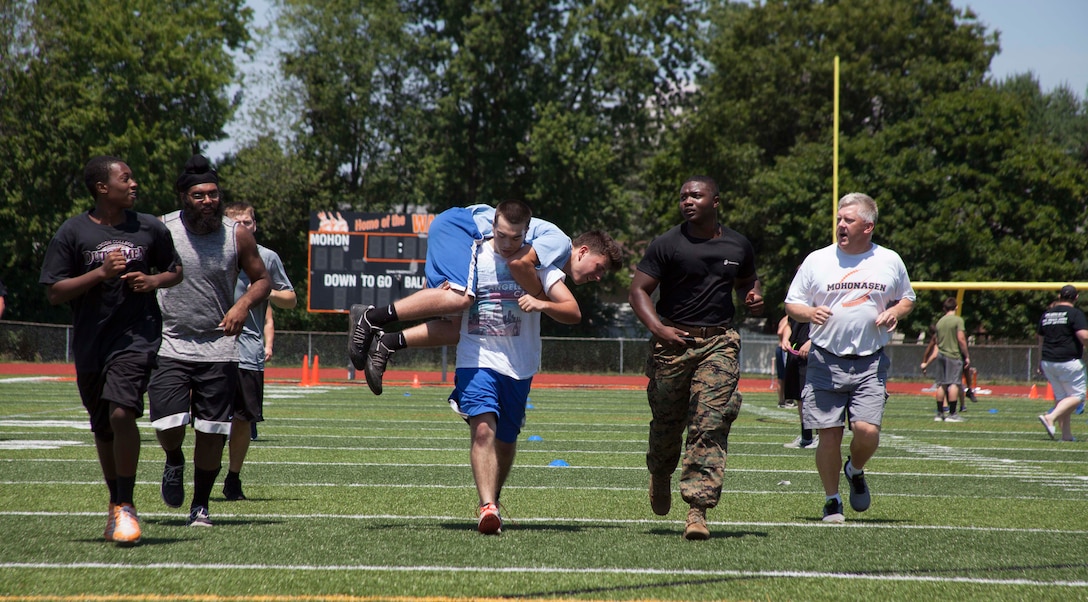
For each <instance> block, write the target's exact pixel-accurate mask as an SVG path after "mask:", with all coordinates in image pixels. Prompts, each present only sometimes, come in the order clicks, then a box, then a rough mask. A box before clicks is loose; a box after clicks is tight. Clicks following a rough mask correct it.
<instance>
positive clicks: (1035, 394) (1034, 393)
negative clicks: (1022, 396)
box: [1028, 385, 1039, 399]
mask: <svg viewBox="0 0 1088 602" xmlns="http://www.w3.org/2000/svg"><path fill="white" fill-rule="evenodd" d="M1028 399H1039V387H1037V386H1035V385H1031V391H1028Z"/></svg>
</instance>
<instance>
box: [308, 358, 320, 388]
mask: <svg viewBox="0 0 1088 602" xmlns="http://www.w3.org/2000/svg"><path fill="white" fill-rule="evenodd" d="M320 359H321V358H320V357H318V356H317V354H314V365H313V367H312V368H310V384H311V385H314V386H316V385H320V384H321V368H319V367H318V363H319V362H318V360H320Z"/></svg>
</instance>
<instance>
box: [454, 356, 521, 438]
mask: <svg viewBox="0 0 1088 602" xmlns="http://www.w3.org/2000/svg"><path fill="white" fill-rule="evenodd" d="M532 384H533V379H532V378H527V379H525V380H517V379H515V378H511V377H509V376H505V375H502V374H499V373H498V372H495V371H494V370H491V369H489V368H458V369H457V372H456V379H455V388H454V390H453V393H451V394H450V407H452V408H453V411H455V412H457V413H458V414H460V416H461V417H462V418H464V419H465V420H468V419H469V418H472V417H474V416H480V415H483V414H487V413H492V414H495V416H496V426H495V438H496V439H498V440H499V441H502V442H504V443H515V442H517V440H518V435H519V434H520V433H521V427H522V426H524V425H525V404H526V402H527V401H528V400H529V389H530V387H531V386H532Z"/></svg>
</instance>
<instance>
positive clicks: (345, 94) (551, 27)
mask: <svg viewBox="0 0 1088 602" xmlns="http://www.w3.org/2000/svg"><path fill="white" fill-rule="evenodd" d="M281 7H282V13H281V17H280V20H279V22H280V24H281V27H282V28H283V29H285V30H288V31H289V32H291V44H290V47H289V48H288V49H286V50H285V51H284V53H283V61H284V65H285V74H286V75H287V76H289V77H290V78H292V79H293V80H295V81H299V82H301V85H300V88H301V89H302V91H303V94H302V97H303V114H304V115H305V119H304V120H303V121H302V122H301V123H300V129H299V131H298V132H297V139H298V140H299V149H300V152H301V153H303V154H304V155H305V156H306V157H307V160H313V161H314V162H315V163H316V164H317V165H318V166H319V167H320V169H321V170H322V171H323V173H325V174H326V176H327V179H326V180H325V181H326V182H328V183H329V187H328V188H327V189H328V190H330V191H331V192H332V195H333V201H334V203H335V204H336V205H338V206H341V207H345V208H347V207H351V208H355V209H359V210H370V211H375V210H383V209H393V208H399V209H401V210H405V209H410V208H412V207H425V208H427V209H430V210H432V211H442V210H444V209H447V208H449V207H452V206H459V205H466V204H471V203H488V204H494V203H496V202H498V201H500V200H502V199H505V198H520V199H524V200H526V201H528V202H529V203H530V204H531V205H532V206H533V208H534V212H535V213H536V214H537V215H539V216H541V217H543V218H545V219H549V220H550V221H553V222H555V223H556V224H557V225H559V226H560V227H561V228H563V229H564V230H565V231H567V232H568V233H571V234H572V235H575V234H577V233H579V232H581V231H584V230H587V229H590V228H595V227H597V228H604V229H607V230H610V231H611V232H612V233H613V234H614V235H616V236H617V238H620V239H621V240H622V239H623V238H625V237H624V236H623V234H622V231H623V230H624V229H626V228H627V227H628V224H629V223H630V221H631V215H632V213H634V206H635V204H636V203H638V202H639V201H640V200H641V196H640V194H641V190H640V188H641V186H640V184H639V183H638V178H639V172H640V169H641V164H642V161H644V159H645V157H646V156H648V149H649V148H651V147H652V146H653V144H655V141H656V139H657V136H658V135H659V134H660V130H661V122H662V119H663V118H664V116H665V115H667V114H668V112H669V111H670V110H671V108H672V107H673V103H674V102H675V100H676V98H677V92H678V90H680V89H681V88H682V87H683V86H684V85H685V82H687V81H689V80H690V77H691V75H692V74H693V73H694V65H695V63H696V56H695V53H694V45H693V43H692V37H691V35H690V32H691V31H693V30H697V29H698V19H699V18H700V17H701V15H702V10H703V5H702V3H701V2H693V1H684V2H672V1H668V0H639V1H636V2H631V1H612V0H609V1H593V0H567V1H562V2H552V1H545V0H532V1H529V2H518V1H514V0H474V1H470V0H461V1H459V2H436V1H434V0H414V1H407V0H402V1H399V2H397V1H394V0H385V1H381V2H372V3H364V4H362V5H360V4H358V3H348V2H332V3H325V2H322V3H316V2H313V1H312V0H284V1H283V2H282V3H281ZM617 228H619V230H617ZM578 294H579V295H590V294H591V293H578Z"/></svg>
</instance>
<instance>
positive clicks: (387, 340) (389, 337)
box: [382, 306, 408, 351]
mask: <svg viewBox="0 0 1088 602" xmlns="http://www.w3.org/2000/svg"><path fill="white" fill-rule="evenodd" d="M390 307H392V306H390ZM382 345H385V348H386V349H389V350H391V351H399V350H401V349H404V348H405V347H407V346H408V341H406V340H405V339H404V333H403V332H387V333H385V334H383V335H382Z"/></svg>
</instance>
